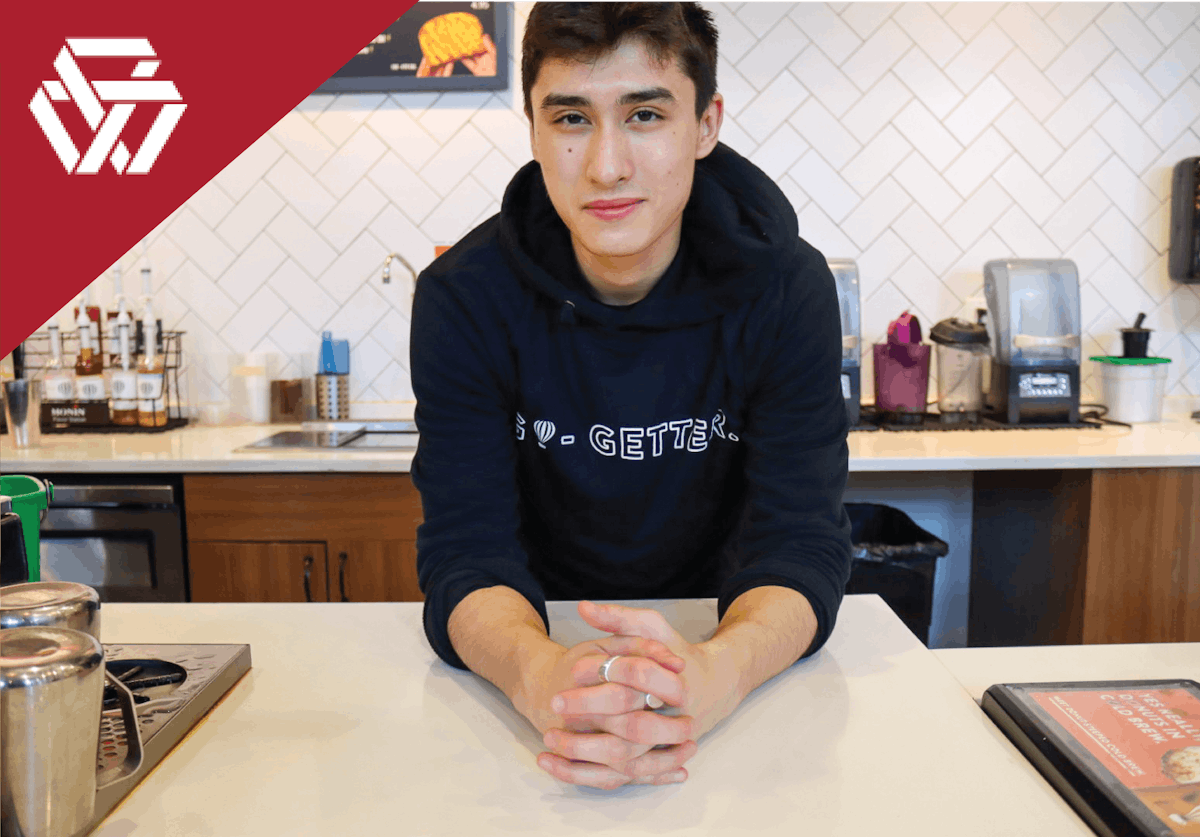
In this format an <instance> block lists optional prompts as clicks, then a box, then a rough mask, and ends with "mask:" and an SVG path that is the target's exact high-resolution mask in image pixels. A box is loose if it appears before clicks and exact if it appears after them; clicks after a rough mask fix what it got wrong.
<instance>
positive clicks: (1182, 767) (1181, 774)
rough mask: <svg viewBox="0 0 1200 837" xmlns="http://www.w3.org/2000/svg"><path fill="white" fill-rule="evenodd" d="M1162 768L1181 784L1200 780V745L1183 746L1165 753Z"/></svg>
mask: <svg viewBox="0 0 1200 837" xmlns="http://www.w3.org/2000/svg"><path fill="white" fill-rule="evenodd" d="M1162 768H1163V773H1165V774H1166V775H1167V776H1168V777H1169V778H1170V779H1172V780H1174V781H1176V782H1178V783H1179V784H1181V785H1189V784H1192V783H1193V782H1200V747H1183V748H1182V749H1179V750H1169V751H1167V752H1166V753H1163V757H1162Z"/></svg>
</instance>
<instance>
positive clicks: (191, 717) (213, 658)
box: [85, 644, 250, 833]
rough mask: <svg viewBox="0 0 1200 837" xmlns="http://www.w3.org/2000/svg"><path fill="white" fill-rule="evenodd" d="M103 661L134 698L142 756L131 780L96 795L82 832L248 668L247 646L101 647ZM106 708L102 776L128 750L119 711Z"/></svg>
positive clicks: (99, 771)
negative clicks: (93, 812) (90, 819)
mask: <svg viewBox="0 0 1200 837" xmlns="http://www.w3.org/2000/svg"><path fill="white" fill-rule="evenodd" d="M104 657H105V665H106V667H107V669H108V671H109V672H111V673H112V674H113V675H114V676H115V677H117V678H118V679H120V680H121V681H122V682H123V683H125V684H126V685H127V686H128V687H129V688H130V691H132V692H133V694H134V700H135V703H136V709H137V714H138V726H139V727H140V729H141V734H142V751H143V755H142V764H141V766H140V767H139V768H138V769H137V771H136V772H134V773H133V774H132V775H131V776H129V777H128V778H125V779H121V780H120V781H117V782H115V783H114V784H112V785H109V786H108V787H106V788H103V789H101V790H99V791H97V792H96V810H95V814H94V815H93V818H92V822H91V823H89V825H88V828H87V829H86V830H85V833H87V832H90V831H91V830H92V829H93V828H95V827H96V826H97V825H99V824H100V823H101V822H102V821H103V820H104V818H105V817H106V816H108V814H109V813H110V812H111V811H112V810H113V808H115V807H116V806H117V803H119V802H120V801H121V800H122V799H124V798H125V796H127V795H128V794H129V792H130V791H132V790H133V789H134V788H135V787H136V786H137V784H138V782H140V781H141V780H142V779H143V778H145V777H146V776H147V775H148V774H149V773H150V771H151V770H153V769H154V768H155V767H156V766H157V765H158V763H159V762H160V761H162V760H163V758H164V757H166V755H167V753H169V752H170V751H171V749H172V748H173V747H174V746H175V745H176V744H178V743H179V742H180V741H181V740H182V739H183V737H184V736H185V735H187V733H188V731H189V730H191V729H192V727H194V726H195V725H196V724H197V723H198V722H199V721H200V719H201V718H203V717H204V716H205V715H206V714H208V712H209V711H210V710H211V709H212V708H213V707H214V706H216V705H217V703H218V702H219V701H220V700H221V698H223V697H224V696H225V694H226V693H227V692H229V690H230V689H232V688H233V686H234V684H236V683H237V682H238V680H240V679H241V677H242V675H244V674H245V673H246V672H247V671H249V670H250V646H249V645H125V644H121V645H105V646H104ZM110 688H111V687H110ZM105 696H106V698H107V696H108V692H107V690H106V695H105ZM104 707H105V708H104V711H103V713H102V714H101V717H100V750H99V752H98V753H97V757H96V771H97V775H101V776H102V775H105V774H106V773H107V772H108V771H111V770H114V769H118V768H119V767H120V766H121V764H122V763H123V762H124V760H125V754H126V751H127V746H126V742H127V738H126V734H125V727H124V722H123V721H122V719H121V711H120V709H119V708H117V706H116V702H115V701H108V700H106V702H105V705H104ZM110 707H111V708H110Z"/></svg>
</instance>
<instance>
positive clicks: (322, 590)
mask: <svg viewBox="0 0 1200 837" xmlns="http://www.w3.org/2000/svg"><path fill="white" fill-rule="evenodd" d="M188 554H189V558H190V564H191V570H192V572H191V579H192V601H194V602H327V601H329V593H328V587H329V585H328V580H327V574H326V567H327V561H326V555H325V544H323V543H253V542H250V543H245V542H241V541H196V542H193V543H192V544H190V545H189V549H188Z"/></svg>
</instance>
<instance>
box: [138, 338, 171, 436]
mask: <svg viewBox="0 0 1200 837" xmlns="http://www.w3.org/2000/svg"><path fill="white" fill-rule="evenodd" d="M142 331H143V332H144V334H145V339H146V353H145V354H144V355H142V358H141V360H139V361H138V367H137V392H138V402H137V412H138V424H139V425H141V426H142V427H163V426H165V425H166V423H167V402H166V398H165V397H164V393H163V384H164V374H163V356H162V334H161V333H160V332H159V330H158V324H157V323H156V322H155V321H154V319H153V318H152V317H147V319H145V320H143V323H142Z"/></svg>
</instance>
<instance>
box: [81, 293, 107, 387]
mask: <svg viewBox="0 0 1200 837" xmlns="http://www.w3.org/2000/svg"><path fill="white" fill-rule="evenodd" d="M80 312H86V313H87V318H88V321H89V322H90V323H91V326H90V328H91V332H92V348H93V349H94V350H95V351H96V355H97V356H98V357H99V358H100V368H101V369H103V368H104V366H105V363H104V334H103V332H102V330H101V328H100V306H99V305H92V288H91V286H90V285H89V286H88V287H86V288H84V289H83V293H82V294H81V296H80V299H79V306H78V307H77V308H76V309H75V322H76V325H78V324H79V314H80Z"/></svg>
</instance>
